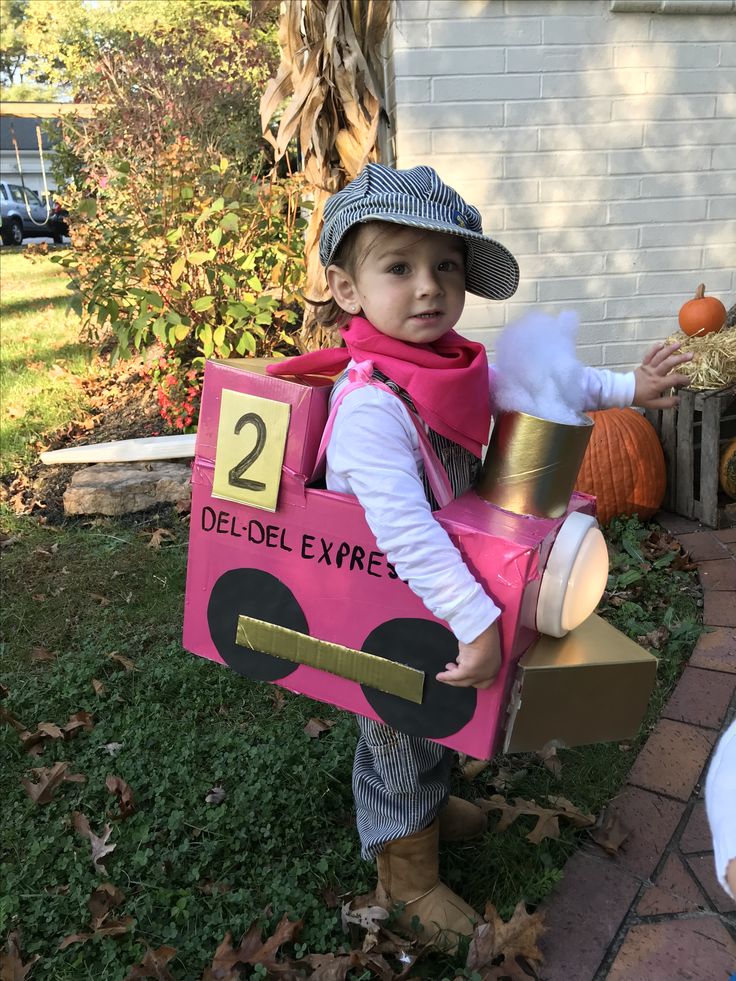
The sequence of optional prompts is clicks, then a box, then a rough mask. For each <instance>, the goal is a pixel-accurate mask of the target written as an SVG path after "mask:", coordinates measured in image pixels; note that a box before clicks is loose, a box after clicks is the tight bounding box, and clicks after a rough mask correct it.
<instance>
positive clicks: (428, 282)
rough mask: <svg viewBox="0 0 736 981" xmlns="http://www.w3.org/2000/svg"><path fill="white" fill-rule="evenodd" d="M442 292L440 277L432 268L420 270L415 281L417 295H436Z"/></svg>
mask: <svg viewBox="0 0 736 981" xmlns="http://www.w3.org/2000/svg"><path fill="white" fill-rule="evenodd" d="M441 292H442V285H441V282H440V277H439V276H438V275H437V272H436V270H434V269H424V270H422V271H421V272H420V274H419V278H418V281H417V294H418V295H419V296H436V295H437V294H438V293H441Z"/></svg>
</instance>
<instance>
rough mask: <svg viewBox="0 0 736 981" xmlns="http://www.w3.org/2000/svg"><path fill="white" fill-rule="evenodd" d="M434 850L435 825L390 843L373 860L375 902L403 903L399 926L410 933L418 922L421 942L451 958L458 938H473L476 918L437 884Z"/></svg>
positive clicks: (437, 839)
mask: <svg viewBox="0 0 736 981" xmlns="http://www.w3.org/2000/svg"><path fill="white" fill-rule="evenodd" d="M438 847H439V822H438V821H433V822H432V824H430V826H429V827H428V828H425V829H424V830H423V831H418V832H417V833H416V834H413V835H410V836H409V837H408V838H398V839H397V840H396V841H389V842H388V843H387V844H386V845H385V846H384V849H383V851H382V852H381V854H380V855H379V856H378V859H377V865H378V886H377V888H376V901H377V902H378V903H379V904H380V905H381V906H384V907H385V908H386V909H389V910H390V909H391V907H392V906H395V905H396V904H397V903H401V904H403V907H404V908H403V910H402V912H401V913H400V914H399V916H398V917H397V919H396V921H395V922H396V925H397V927H398V928H399V929H404V930H408V931H410V932H414V931H413V930H412V920H413V919H414V917H417V918H418V920H419V923H420V928H419V931H418V934H417V935H418V936H419V938H420V939H421V940H422V941H424V942H428V943H431V944H432V946H434V947H437V948H439V949H440V950H444V951H447V952H448V953H451V954H452V953H455V952H456V950H457V941H458V936H462V937H469V936H471V934H472V933H473V927H474V926H475V924H476V923H478V922H479V921H480V917H479V916H478V914H477V913H476V912H475V910H474V909H473V908H472V907H470V906H468V904H467V903H466V902H465V901H464V900H462V899H461V898H460V897H459V896H457V895H455V893H454V892H453V891H452V890H451V889H450V888H449V887H448V886H446V885H445V884H444V883H442V882H440V879H439V865H438V855H437V852H438Z"/></svg>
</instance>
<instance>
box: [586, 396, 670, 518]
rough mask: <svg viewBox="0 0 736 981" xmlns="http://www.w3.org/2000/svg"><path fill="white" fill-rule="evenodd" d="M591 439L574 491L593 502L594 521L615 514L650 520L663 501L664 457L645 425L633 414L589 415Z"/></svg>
mask: <svg viewBox="0 0 736 981" xmlns="http://www.w3.org/2000/svg"><path fill="white" fill-rule="evenodd" d="M588 415H589V416H590V417H591V418H592V419H593V422H594V423H595V425H594V426H593V433H592V435H591V437H590V443H589V444H588V449H587V450H586V452H585V456H584V458H583V463H582V466H581V467H580V473H579V474H578V479H577V483H576V485H575V490H578V491H583V492H584V493H586V494H593V495H595V497H596V498H597V511H598V520H599V522H600V523H601V524H607V523H608V522H609V521H610V520H611V519H612V518H615V517H616V516H617V515H620V514H627V515H631V514H638V515H639V517H640V518H650V517H651V516H652V515H653V514H654V513H655V512H656V511H657V510H658V509H659V506H660V505H661V503H662V500H663V498H664V492H665V489H666V486H667V473H666V468H665V462H664V453H663V452H662V447H661V445H660V442H659V438H658V436H657V433H656V432H655V430H654V427H653V426H652V424H651V423H650V422H648V421H647V420H646V419H645V418H644V416H642V415H640V414H639V413H638V412H635V411H634V409H601V410H600V411H598V412H589V413H588Z"/></svg>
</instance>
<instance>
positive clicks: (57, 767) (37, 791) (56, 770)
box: [21, 761, 86, 805]
mask: <svg viewBox="0 0 736 981" xmlns="http://www.w3.org/2000/svg"><path fill="white" fill-rule="evenodd" d="M68 769H69V763H68V762H66V761H64V762H59V763H54V765H53V766H49V767H34V768H33V769H32V770H31V772H32V773H33V774H34V776H35V777H36V779H37V781H38V782H37V783H31V781H30V780H29V779H28V778H27V777H24V778H23V780H22V781H21V782H22V784H23V786H24V787H25V790H26V793H27V794H28V796H29V797H30V798H31V800H32V801H33V802H34V804H39V805H41V804H50V803H51V801H52V800H53V796H54V794H55V793H56V791H57V790H58V788H59V787H60V786H61V784H62V783H63V782H64V781H65V780H66V781H69V782H71V783H84V781H85V780H86V777H83V776H82V774H81V773H67V770H68Z"/></svg>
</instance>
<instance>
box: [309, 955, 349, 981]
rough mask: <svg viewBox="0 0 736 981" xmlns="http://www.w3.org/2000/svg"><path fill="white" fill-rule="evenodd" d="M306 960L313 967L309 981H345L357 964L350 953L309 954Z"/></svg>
mask: <svg viewBox="0 0 736 981" xmlns="http://www.w3.org/2000/svg"><path fill="white" fill-rule="evenodd" d="M304 960H305V961H306V962H307V963H308V964H309V966H310V967H311V968H313V971H312V973H311V974H310V975H309V981H345V979H346V978H347V976H348V971H349V970H350V969H351V968H353V967H355V966H356V965H355V963H354V962H353V958H352V957H351V956H350V954H308V955H307V956H306V957H305V958H304Z"/></svg>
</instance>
